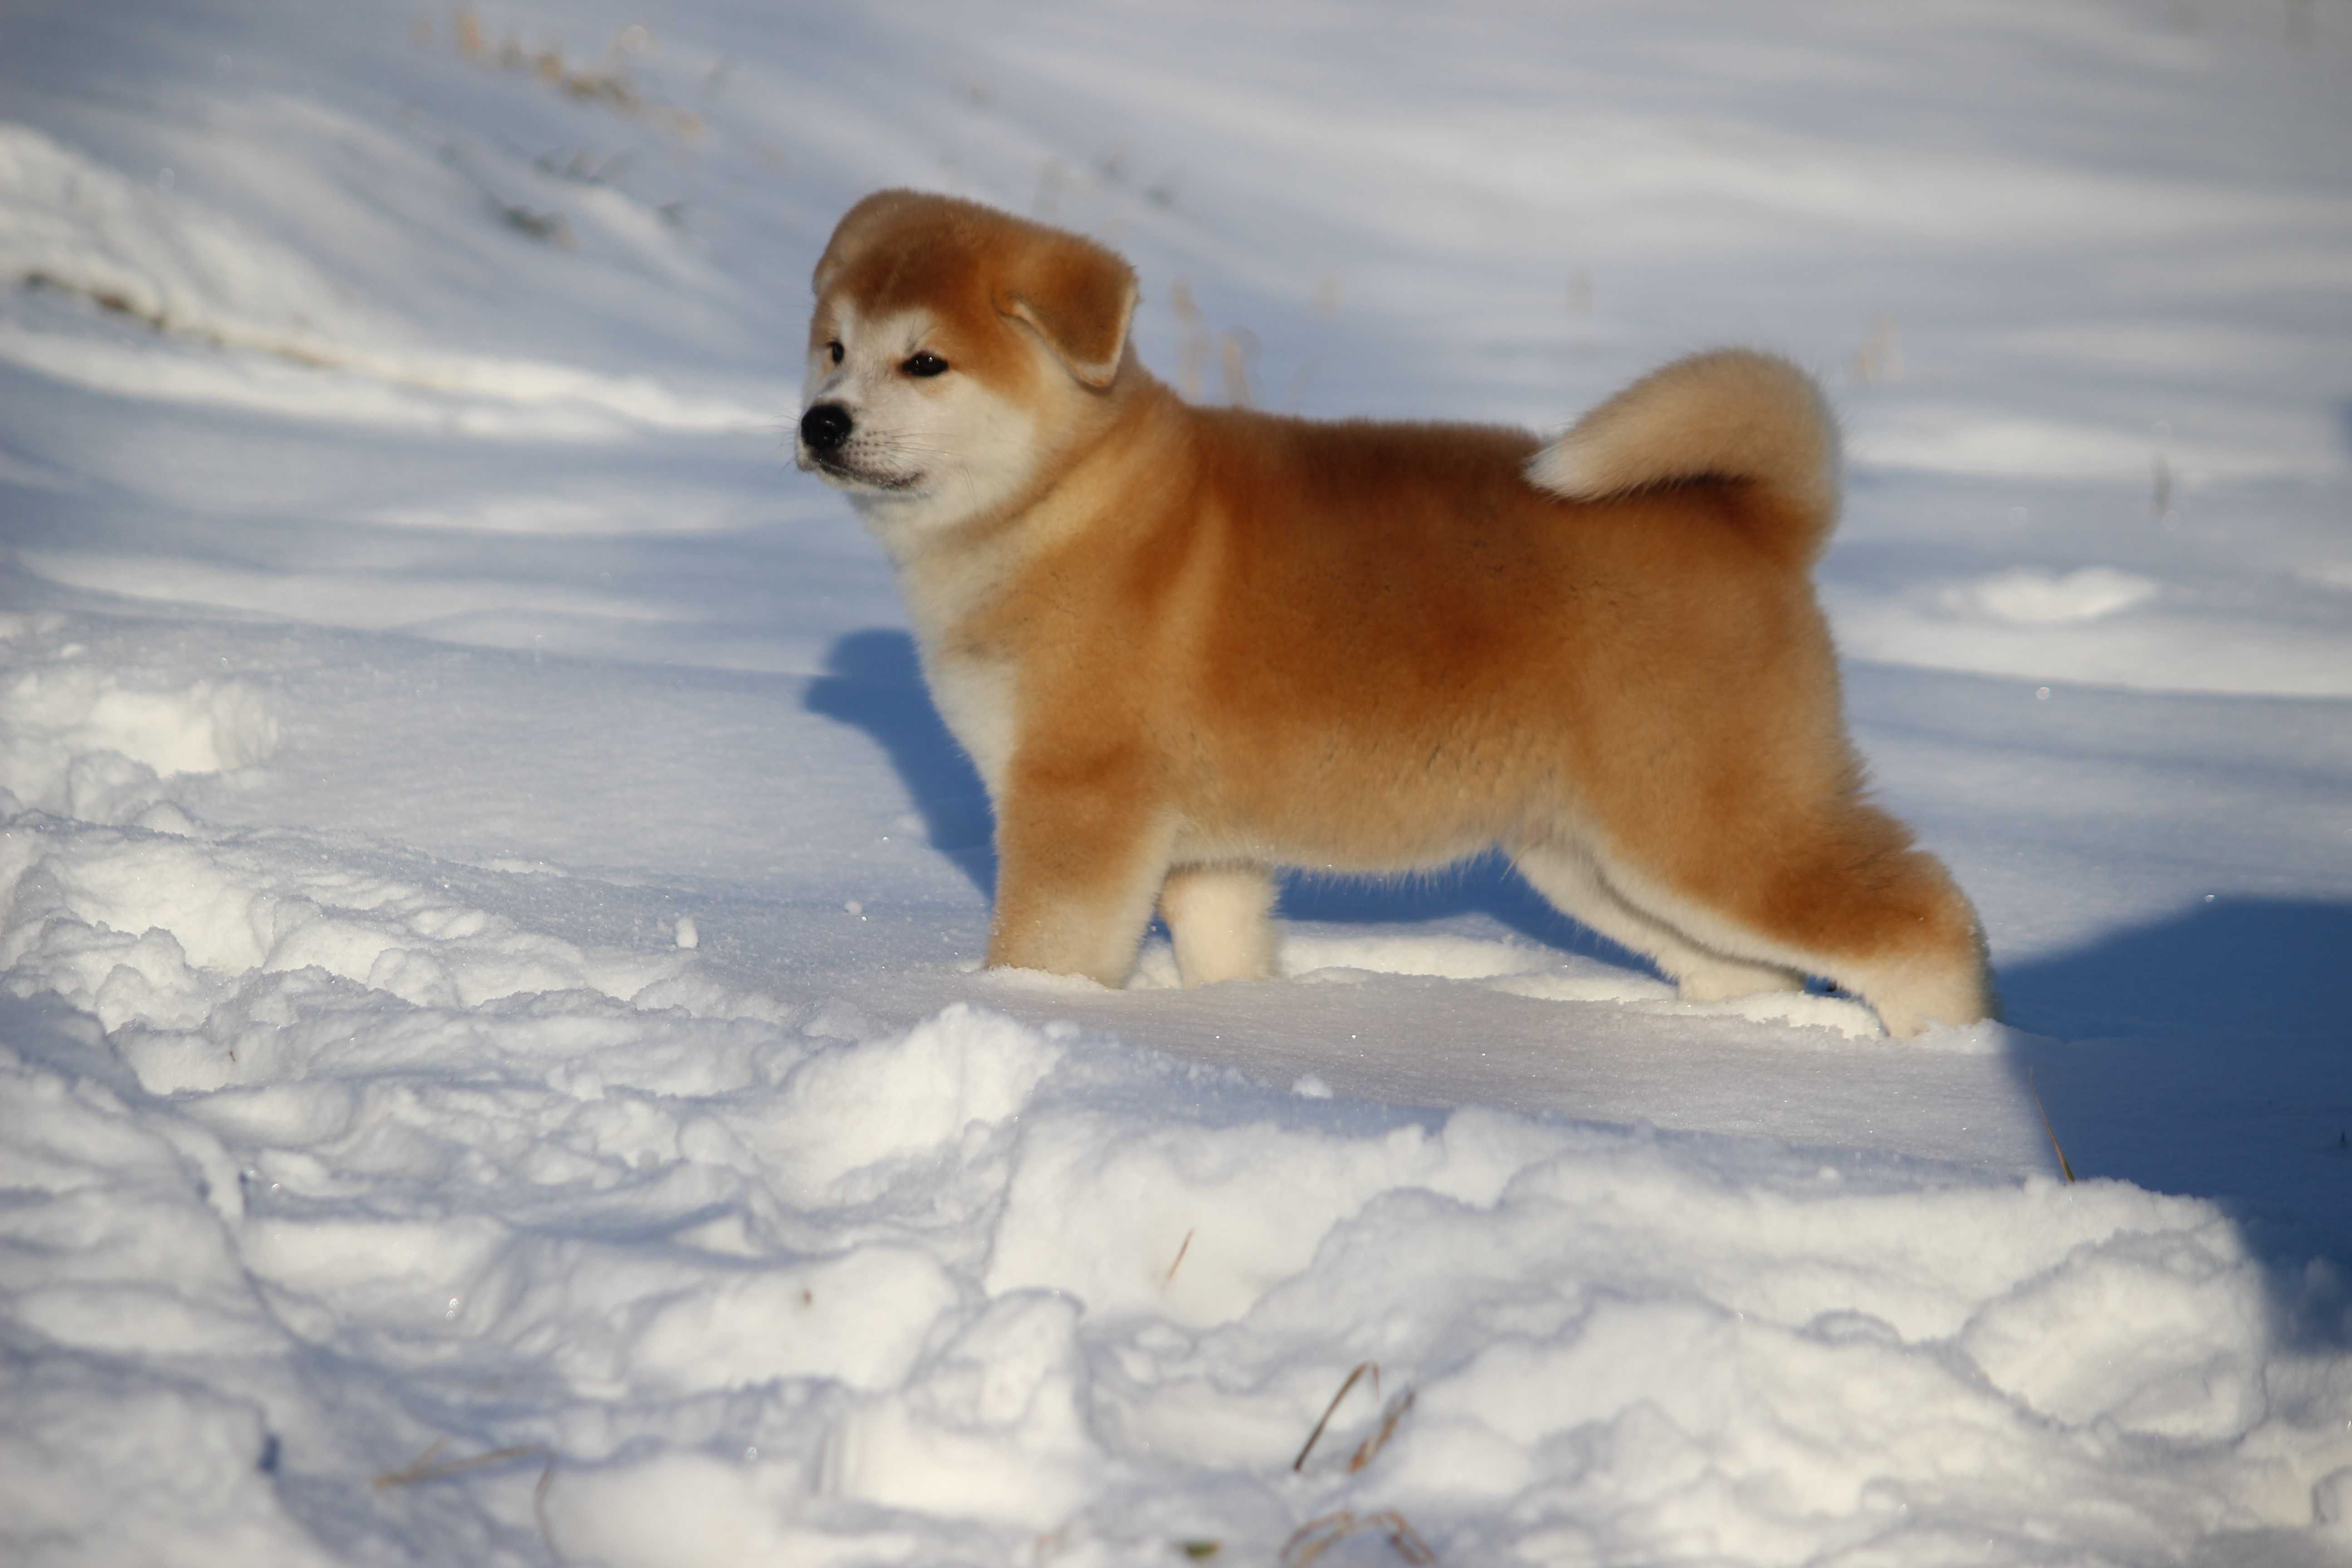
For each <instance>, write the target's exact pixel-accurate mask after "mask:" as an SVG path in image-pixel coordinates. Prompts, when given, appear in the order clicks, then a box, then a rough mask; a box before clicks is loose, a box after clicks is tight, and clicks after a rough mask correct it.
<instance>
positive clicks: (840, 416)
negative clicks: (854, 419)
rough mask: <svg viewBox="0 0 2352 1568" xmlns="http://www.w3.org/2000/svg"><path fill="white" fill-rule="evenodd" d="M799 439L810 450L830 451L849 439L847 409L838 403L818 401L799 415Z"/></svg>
mask: <svg viewBox="0 0 2352 1568" xmlns="http://www.w3.org/2000/svg"><path fill="white" fill-rule="evenodd" d="M801 439H802V440H803V441H805V442H807V443H808V448H809V450H810V451H812V452H830V451H832V450H833V449H834V448H835V447H838V446H840V445H841V444H842V443H843V442H844V441H846V440H848V439H849V410H848V409H846V408H844V407H843V406H842V405H840V404H838V403H820V404H818V405H816V406H815V407H814V408H812V409H810V410H809V411H808V412H807V413H806V414H803V415H802V416H801Z"/></svg>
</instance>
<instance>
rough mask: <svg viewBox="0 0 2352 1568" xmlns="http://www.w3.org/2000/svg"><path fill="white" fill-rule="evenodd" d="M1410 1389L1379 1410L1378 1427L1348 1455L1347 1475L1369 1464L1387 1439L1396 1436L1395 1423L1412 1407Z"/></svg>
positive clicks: (1385, 1444) (1387, 1443) (1386, 1442)
mask: <svg viewBox="0 0 2352 1568" xmlns="http://www.w3.org/2000/svg"><path fill="white" fill-rule="evenodd" d="M1412 1398H1413V1394H1412V1389H1410V1388H1408V1389H1406V1390H1405V1391H1404V1392H1403V1393H1402V1394H1398V1395H1397V1396H1396V1397H1395V1398H1394V1399H1391V1400H1390V1401H1389V1407H1388V1408H1387V1409H1386V1410H1383V1411H1381V1425H1380V1429H1379V1430H1378V1431H1376V1432H1374V1433H1373V1434H1372V1435H1371V1436H1369V1437H1367V1438H1365V1439H1364V1440H1363V1441H1362V1442H1360V1443H1359V1444H1357V1445H1356V1451H1355V1452H1354V1453H1352V1454H1350V1455H1349V1456H1348V1473H1349V1475H1351V1476H1352V1475H1354V1474H1355V1473H1356V1472H1357V1471H1358V1470H1360V1469H1362V1468H1364V1467H1365V1466H1366V1465H1369V1464H1370V1463H1371V1462H1372V1460H1373V1459H1374V1458H1376V1457H1377V1456H1378V1455H1379V1453H1380V1451H1381V1449H1382V1448H1385V1447H1388V1446H1389V1439H1390V1438H1391V1437H1393V1436H1396V1429H1397V1423H1398V1422H1400V1421H1402V1420H1403V1419H1404V1418H1405V1416H1406V1415H1407V1414H1408V1413H1409V1412H1411V1410H1412Z"/></svg>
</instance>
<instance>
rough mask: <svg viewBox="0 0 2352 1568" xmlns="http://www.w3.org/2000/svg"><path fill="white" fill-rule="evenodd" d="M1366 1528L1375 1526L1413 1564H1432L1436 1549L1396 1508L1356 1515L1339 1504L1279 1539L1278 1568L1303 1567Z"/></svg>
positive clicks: (1430, 1566) (1429, 1566)
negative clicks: (1431, 1547) (1337, 1508)
mask: <svg viewBox="0 0 2352 1568" xmlns="http://www.w3.org/2000/svg"><path fill="white" fill-rule="evenodd" d="M1366 1530H1377V1531H1380V1532H1381V1534H1382V1535H1384V1536H1386V1537H1388V1542H1389V1544H1390V1545H1391V1546H1392V1547H1394V1548H1395V1549H1396V1554H1397V1555H1398V1556H1400V1557H1402V1558H1403V1559H1404V1560H1405V1561H1406V1562H1407V1563H1412V1564H1413V1568H1433V1564H1434V1563H1436V1562H1437V1553H1436V1552H1433V1551H1431V1550H1430V1549H1429V1542H1426V1541H1423V1539H1422V1538H1421V1531H1417V1530H1415V1529H1414V1528H1413V1527H1412V1523H1411V1522H1410V1521H1407V1520H1406V1518H1405V1517H1404V1515H1402V1514H1401V1513H1399V1512H1397V1510H1394V1509H1392V1508H1391V1509H1382V1510H1381V1511H1380V1512H1378V1513H1370V1514H1358V1513H1357V1512H1356V1511H1355V1510H1353V1509H1346V1508H1343V1509H1341V1510H1339V1511H1338V1512H1336V1513H1327V1514H1324V1515H1323V1516H1322V1517H1320V1518H1318V1519H1310V1520H1308V1521H1307V1522H1306V1523H1305V1524H1302V1525H1300V1526H1299V1527H1298V1528H1297V1530H1296V1531H1292V1532H1291V1536H1290V1539H1289V1540H1288V1541H1286V1542H1283V1546H1282V1559H1281V1562H1282V1568H1307V1565H1308V1564H1309V1563H1313V1562H1314V1561H1315V1560H1316V1559H1317V1558H1318V1557H1320V1556H1322V1555H1323V1553H1325V1552H1328V1551H1330V1550H1331V1548H1333V1547H1334V1546H1337V1545H1339V1542H1342V1541H1345V1540H1347V1539H1348V1537H1349V1536H1351V1535H1354V1534H1356V1533H1357V1532H1358V1531H1366Z"/></svg>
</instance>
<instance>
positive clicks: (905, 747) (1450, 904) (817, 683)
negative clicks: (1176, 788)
mask: <svg viewBox="0 0 2352 1568" xmlns="http://www.w3.org/2000/svg"><path fill="white" fill-rule="evenodd" d="M824 669H825V672H824V674H823V675H821V676H819V677H818V678H817V679H815V680H814V681H812V682H811V683H810V685H809V689H808V696H807V698H806V700H805V705H806V707H807V709H808V710H809V711H810V712H812V713H821V714H823V715H824V716H825V717H826V718H828V719H835V720H839V721H841V722H842V723H845V724H848V725H851V726H853V727H855V728H856V729H859V730H863V731H866V733H867V734H868V735H871V736H872V737H873V738H874V739H875V740H876V741H877V742H879V743H880V745H881V747H882V750H883V752H885V753H886V754H887V756H888V757H889V759H890V765H891V766H892V767H893V768H895V769H897V770H898V777H899V779H900V781H901V782H903V783H904V784H905V785H906V786H907V794H908V796H909V797H910V798H911V799H912V800H913V803H914V806H915V810H916V813H917V814H918V815H919V816H920V817H921V818H922V823H923V830H924V832H925V833H926V834H927V835H928V836H929V841H930V846H931V847H932V848H934V849H936V850H938V851H939V852H940V854H941V855H943V856H945V857H947V858H948V859H950V861H952V862H954V864H955V866H956V868H958V869H959V870H961V871H962V872H963V874H964V875H965V876H966V877H968V878H970V879H971V883H972V886H973V887H975V888H977V889H980V892H981V895H982V897H983V898H992V897H993V896H994V894H995V890H996V849H995V844H994V839H995V819H994V817H993V816H992V813H991V812H990V810H989V806H988V792H987V790H986V788H985V787H984V786H983V785H982V784H981V782H980V775H979V773H976V772H974V771H973V769H972V765H971V759H970V758H969V757H967V756H965V755H964V753H963V750H962V748H961V747H960V746H958V745H957V744H956V742H955V737H954V736H953V735H950V733H949V732H948V728H947V726H946V724H944V723H943V722H941V721H940V715H939V710H938V709H936V708H934V707H932V706H931V699H930V694H929V692H928V691H927V690H926V689H924V686H923V674H922V668H921V666H920V664H919V663H918V662H917V659H916V657H915V645H914V641H913V639H912V638H910V637H908V635H907V634H906V633H904V632H899V631H886V630H882V629H880V628H875V629H870V630H866V631H856V632H851V633H849V634H848V635H847V636H845V637H842V638H840V639H839V640H838V641H836V642H835V644H834V645H833V647H831V648H830V649H828V650H827V652H826V654H825V661H824ZM1276 913H1277V914H1278V915H1280V916H1282V917H1283V918H1284V919H1286V920H1295V921H1326V922H1329V923H1333V924H1346V925H1353V924H1366V925H1369V924H1374V923H1397V924H1410V923H1412V922H1417V921H1438V920H1445V919H1449V918H1453V917H1456V916H1462V915H1485V916H1486V917H1487V918H1488V919H1490V920H1493V921H1496V923H1497V924H1499V925H1502V926H1504V927H1506V928H1507V929H1508V930H1510V931H1516V932H1517V933H1518V934H1520V935H1522V936H1526V937H1528V938H1531V939H1533V940H1534V941H1537V942H1543V943H1546V944H1547V945H1549V946H1552V947H1558V948H1564V949H1568V950H1570V951H1573V952H1590V953H1594V954H1597V955H1599V956H1601V957H1603V958H1606V959H1608V960H1609V961H1610V962H1612V963H1620V964H1623V965H1624V966H1626V967H1628V968H1632V969H1647V968H1648V967H1649V966H1648V964H1647V963H1644V962H1643V960H1641V959H1639V958H1636V957H1634V956H1633V954H1631V953H1629V952H1624V951H1623V950H1622V949H1620V948H1618V947H1616V946H1614V945H1613V944H1612V943H1610V942H1605V941H1603V940H1602V939H1601V938H1600V937H1598V936H1596V935H1594V934H1593V933H1592V932H1591V931H1587V930H1585V929H1584V928H1583V927H1582V926H1580V925H1578V924H1577V923H1576V922H1575V921H1571V920H1570V919H1569V918H1568V917H1567V916H1565V915H1562V914H1561V913H1559V911H1558V910H1554V909H1553V908H1552V907H1551V906H1550V905H1549V904H1548V903H1546V902H1545V901H1544V900H1543V899H1542V897H1541V896H1540V895H1538V893H1537V892H1536V891H1535V890H1534V889H1531V888H1529V887H1528V885H1527V884H1526V883H1525V882H1523V881H1521V880H1520V879H1519V878H1518V876H1517V874H1516V873H1514V872H1513V871H1512V870H1511V868H1510V866H1509V864H1508V863H1507V861H1505V860H1504V859H1503V858H1502V857H1501V856H1499V855H1483V856H1480V857H1478V858H1476V859H1474V860H1467V861H1465V862H1463V863H1462V864H1460V865H1458V866H1452V867H1448V868H1445V869H1444V870H1441V871H1433V872H1427V873H1423V874H1419V875H1415V876H1411V877H1398V878H1360V877H1332V876H1321V875H1309V874H1302V873H1293V874H1291V875H1288V876H1286V878H1285V879H1284V881H1283V888H1282V898H1281V901H1280V902H1279V903H1278V904H1277V905H1276Z"/></svg>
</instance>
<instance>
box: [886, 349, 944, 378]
mask: <svg viewBox="0 0 2352 1568" xmlns="http://www.w3.org/2000/svg"><path fill="white" fill-rule="evenodd" d="M898 368H899V369H900V370H903V371H905V372H906V373H907V374H908V375H937V374H940V372H942V371H944V370H946V369H947V368H948V362H947V361H945V360H943V359H941V358H940V356H939V355H937V354H935V353H919V354H917V355H915V356H914V358H912V359H910V360H908V361H907V363H904V364H902V365H900V366H899V367H898Z"/></svg>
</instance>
